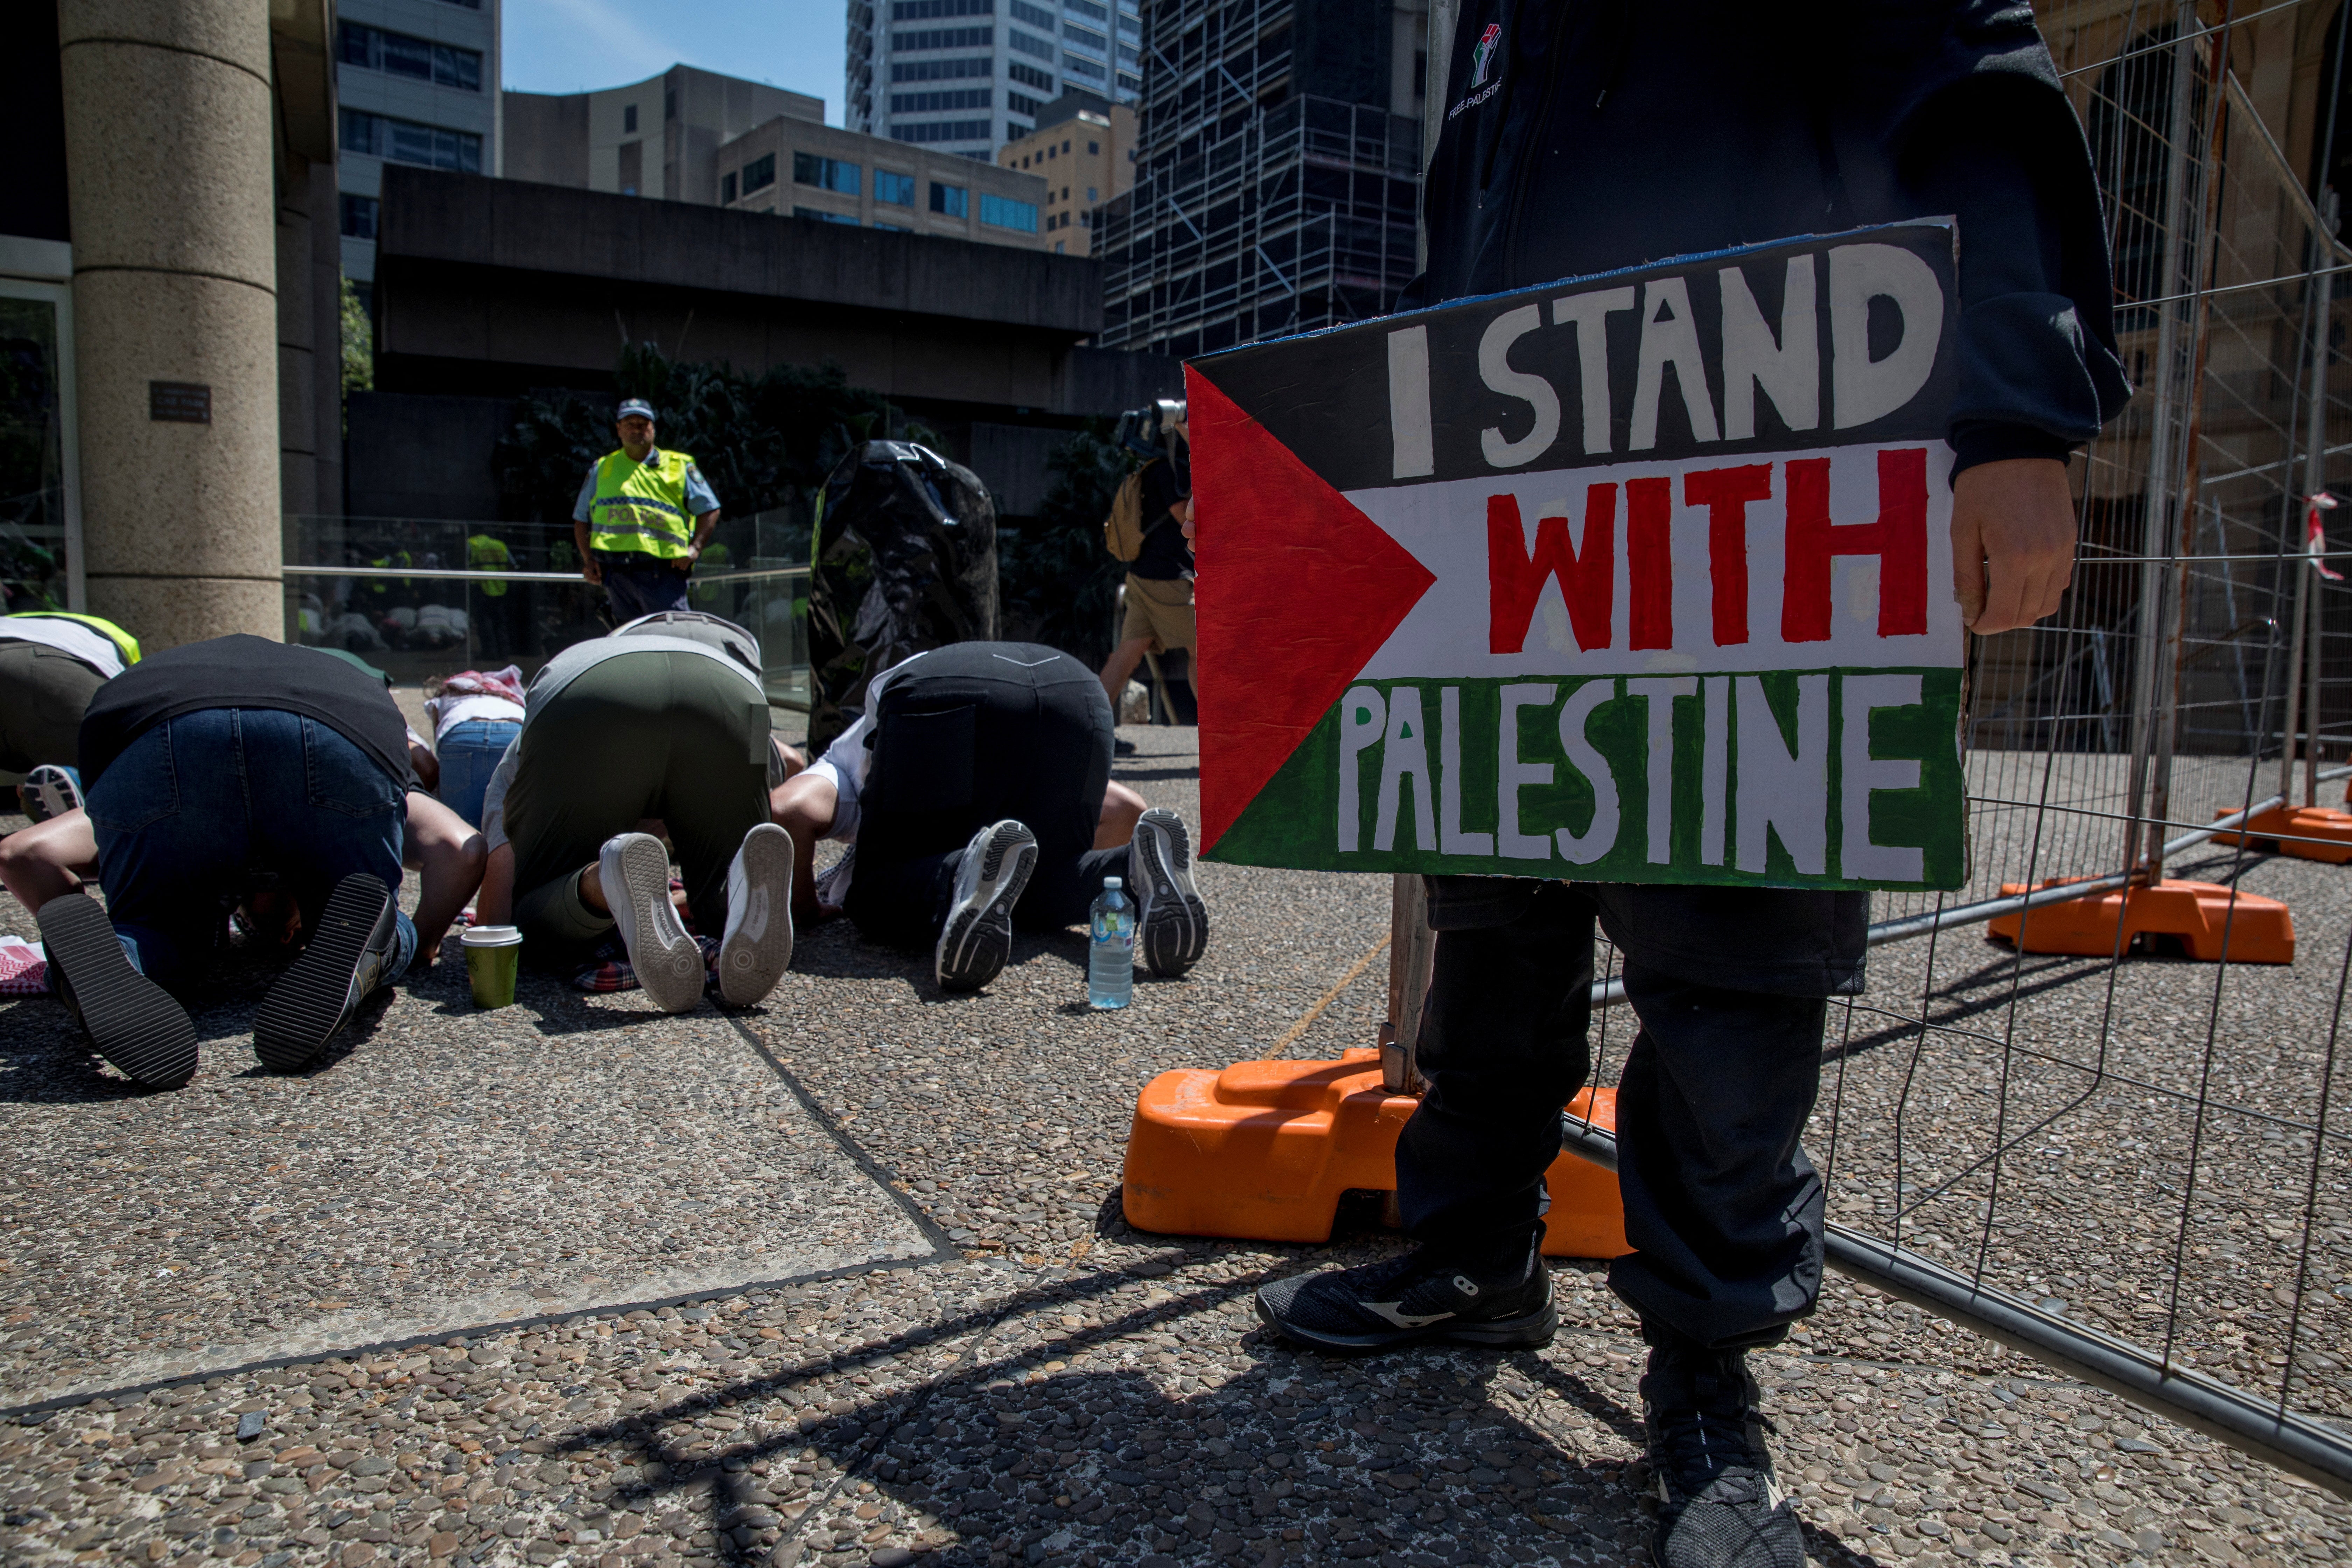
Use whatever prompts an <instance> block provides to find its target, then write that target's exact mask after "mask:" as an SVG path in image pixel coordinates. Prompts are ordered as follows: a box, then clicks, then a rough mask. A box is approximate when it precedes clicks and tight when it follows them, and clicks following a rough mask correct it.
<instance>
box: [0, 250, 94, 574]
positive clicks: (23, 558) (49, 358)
mask: <svg viewBox="0 0 2352 1568" xmlns="http://www.w3.org/2000/svg"><path fill="white" fill-rule="evenodd" d="M26 296H36V297H31V298H28V297H26ZM67 299H68V295H67V292H66V290H65V289H61V288H53V287H51V286H48V285H45V284H37V283H9V282H0V496H5V498H7V499H6V500H0V609H6V610H9V611H12V612H14V611H21V610H62V609H65V608H67V607H68V592H69V591H68V586H67V582H68V572H67V565H68V562H67V555H68V550H69V549H70V548H72V547H75V546H77V545H78V544H79V541H76V540H73V539H70V538H68V534H67V531H66V530H67V517H68V508H67V500H66V489H67V487H68V485H69V484H72V483H74V481H75V475H74V474H73V463H74V459H75V457H76V454H75V453H74V452H73V451H72V450H71V448H70V446H69V444H68V443H69V440H70V433H69V432H68V430H67V429H66V421H67V420H68V419H69V418H70V417H71V403H70V398H71V395H72V388H71V383H70V377H71V376H72V374H73V367H72V366H71V365H70V364H69V363H67V361H66V358H65V356H64V354H63V353H61V348H62V346H63V345H62V344H61V342H60V339H61V337H64V336H66V335H67V334H64V333H61V332H60V331H59V324H58V323H59V317H60V314H61V313H62V312H63V311H64V310H66V303H65V301H66V300H67Z"/></svg>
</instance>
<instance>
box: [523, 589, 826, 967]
mask: <svg viewBox="0 0 2352 1568" xmlns="http://www.w3.org/2000/svg"><path fill="white" fill-rule="evenodd" d="M781 773H782V759H781V757H780V756H779V754H778V753H777V751H776V749H775V746H774V745H773V743H772V741H771V739H770V736H769V727H768V696H767V690H766V689H765V688H764V687H763V686H762V685H761V682H760V646H759V644H758V643H757V642H756V641H754V640H753V639H752V637H751V634H750V633H749V632H747V631H745V630H743V629H742V628H741V627H740V626H735V625H733V624H731V623H730V622H727V621H722V620H720V619H719V617H718V616H705V615H698V614H696V613H694V612H692V611H671V612H664V613H661V614H657V615H652V616H644V617H641V618H639V619H637V620H635V621H631V622H630V623H629V624H628V625H626V626H622V627H621V628H620V629H619V630H617V631H615V632H614V633H613V635H612V636H610V637H598V638H596V639H594V640H593V641H590V642H584V643H579V644H576V645H574V646H573V647H568V648H566V649H564V650H563V651H562V653H560V654H558V655H556V656H555V658H551V659H550V660H549V661H548V662H547V665H546V667H545V668H542V669H541V671H540V672H539V675H538V676H537V678H536V679H533V680H532V682H531V684H530V692H529V693H528V695H527V697H526V699H525V702H524V718H523V722H522V729H521V731H520V733H519V734H518V735H517V736H516V738H515V742H514V744H513V745H511V746H510V747H509V748H508V750H507V754H506V756H505V757H504V758H503V759H502V760H501V761H500V762H499V766H498V769H497V771H496V772H495V773H492V774H491V775H490V784H489V788H488V792H487V794H486V795H485V797H484V802H483V806H482V816H483V818H484V821H483V824H482V826H483V830H484V833H485V834H486V836H487V837H488V840H489V847H490V858H489V867H488V872H487V874H486V875H485V877H484V879H483V891H482V901H481V906H480V907H481V910H482V918H483V920H484V921H485V922H486V923H500V922H502V921H504V919H505V918H506V914H507V911H508V909H509V904H510V906H511V910H512V914H513V919H514V923H515V924H517V925H519V926H520V927H521V928H522V931H523V938H524V949H523V951H524V952H526V953H530V954H532V955H533V958H534V962H536V961H538V960H539V959H541V958H560V959H568V958H571V957H574V956H579V955H582V954H584V953H585V952H587V951H588V950H589V949H590V948H591V947H592V946H593V943H595V942H598V941H601V940H602V939H603V938H604V937H605V936H606V935H608V934H610V933H611V932H612V931H614V928H615V927H616V926H617V927H618V928H619V931H620V936H621V940H622V942H623V944H624V945H625V946H626V947H627V949H628V952H629V963H630V966H631V967H632V968H634V969H635V971H636V976H637V983H638V984H640V985H642V986H643V987H644V988H645V991H646V994H647V995H649V996H651V997H652V998H653V999H654V1001H655V1002H656V1004H657V1005H659V1006H660V1007H661V1008H662V1009H663V1010H664V1011H665V1012H670V1013H683V1012H685V1011H687V1010H688V1009H689V1008H691V1007H692V1006H693V1005H695V1003H696V1002H698V1001H699V1000H700V999H701V996H702V992H703V984H704V976H705V969H704V965H703V958H702V951H701V949H700V947H699V946H698V944H697V942H695V940H694V938H693V937H691V936H689V935H688V933H687V930H686V927H685V925H684V924H683V923H682V922H681V921H679V919H678V915H677V909H676V908H675V907H674V906H673V905H672V904H671V902H670V897H669V856H668V854H667V851H665V850H664V849H663V847H662V844H661V840H660V839H658V838H656V837H653V836H652V835H650V834H647V833H643V832H639V831H638V830H637V829H638V826H639V825H640V824H641V823H643V822H646V820H647V819H658V820H659V822H660V823H661V824H662V825H663V826H664V829H665V831H667V833H668V835H669V837H670V840H671V842H672V843H674V844H675V845H676V846H677V856H678V862H679V866H680V868H682V869H683V870H684V872H685V874H686V889H687V898H688V904H689V907H690V908H691V909H692V910H693V911H694V915H695V918H696V920H697V921H698V923H699V924H700V925H701V926H702V929H703V930H705V931H710V930H714V929H720V930H723V931H724V932H725V935H724V936H723V937H722V938H721V940H720V942H719V959H718V967H719V994H720V996H721V997H722V998H723V999H724V1000H726V1001H727V1002H729V1003H730V1004H732V1005H736V1006H739V1007H740V1006H749V1005H751V1004H753V1003H755V1002H758V1001H759V1000H760V999H761V998H762V997H764V996H765V995H767V994H768V993H769V992H770V991H772V990H773V989H774V988H775V984H776V982H777V981H778V980H780V979H782V977H783V973H784V969H785V967H786V965H788V964H789V963H791V962H792V956H793V922H792V885H793V855H792V843H791V840H790V839H788V838H787V837H785V835H784V833H783V831H782V829H780V828H778V827H777V826H775V825H774V824H773V823H772V822H770V821H769V820H768V791H769V789H770V788H771V787H772V783H773V782H775V780H776V779H777V778H778V777H780V776H781Z"/></svg>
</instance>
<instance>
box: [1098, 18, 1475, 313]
mask: <svg viewBox="0 0 2352 1568" xmlns="http://www.w3.org/2000/svg"><path fill="white" fill-rule="evenodd" d="M1142 21H1143V32H1144V38H1145V43H1146V55H1147V58H1150V61H1151V62H1152V63H1151V69H1150V72H1149V73H1148V75H1147V76H1146V79H1145V83H1144V92H1143V97H1142V100H1141V102H1140V103H1139V105H1138V110H1137V113H1138V120H1139V126H1138V132H1137V145H1136V163H1135V184H1134V187H1133V189H1132V190H1130V191H1129V193H1128V194H1127V195H1124V196H1121V197H1118V198H1117V199H1115V200H1113V201H1111V202H1109V203H1108V204H1107V205H1106V206H1105V208H1104V211H1103V212H1102V214H1101V215H1100V224H1101V226H1100V228H1099V229H1098V231H1097V236H1096V237H1097V239H1098V240H1099V241H1100V247H1099V248H1098V249H1097V255H1099V256H1101V257H1102V258H1103V261H1104V289H1105V290H1106V294H1105V300H1104V324H1103V335H1102V339H1101V341H1102V342H1104V343H1105V344H1108V345H1114V346H1118V347H1123V348H1132V349H1147V350H1150V351H1151V352H1154V353H1165V354H1173V355H1176V356H1178V357H1180V358H1181V357H1189V356H1191V355H1193V354H1198V353H1207V352H1209V351H1212V350H1214V349H1220V348H1225V347H1229V346H1231V345H1233V344H1235V343H1244V342H1255V341H1258V340H1260V339H1264V338H1268V337H1275V336H1278V335H1281V334H1283V333H1286V332H1296V331H1310V330H1312V329H1315V328H1318V327H1327V326H1333V325H1337V324H1339V323H1342V322H1346V321H1361V320H1363V319H1365V318H1367V317H1370V316H1377V315H1381V314H1383V313H1385V312H1386V311H1388V310H1391V309H1392V308H1393V307H1394V306H1395V303H1396V298H1397V294H1398V292H1399V291H1400V290H1401V289H1402V288H1403V287H1404V285H1405V284H1406V283H1408V282H1410V281H1411V280H1412V275H1413V272H1414V270H1415V249H1414V223H1415V216H1416V211H1417V208H1418V206H1419V204H1420V199H1421V169H1422V159H1421V114H1422V79H1423V74H1424V71H1425V59H1424V56H1425V52H1426V49H1427V47H1428V46H1427V39H1428V11H1427V0H1242V3H1240V4H1212V3H1211V0H1145V5H1144V12H1143V17H1142Z"/></svg>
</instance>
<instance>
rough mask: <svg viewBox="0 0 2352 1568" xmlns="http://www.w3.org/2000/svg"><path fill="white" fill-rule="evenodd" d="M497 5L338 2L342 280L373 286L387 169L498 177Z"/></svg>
mask: <svg viewBox="0 0 2352 1568" xmlns="http://www.w3.org/2000/svg"><path fill="white" fill-rule="evenodd" d="M334 16H335V39H334V50H335V53H334V59H335V88H336V99H337V102H338V105H339V108H340V113H339V114H338V116H337V121H338V125H337V130H338V137H337V141H338V143H339V145H340V147H341V154H340V156H339V157H338V159H337V169H336V180H337V184H339V185H340V187H341V215H340V216H341V228H342V259H343V275H344V276H345V277H347V278H349V279H352V282H353V283H355V284H357V285H358V286H359V289H360V291H361V294H362V297H365V295H366V294H367V292H368V290H369V289H370V287H371V286H372V284H373V279H374V278H375V237H376V227H377V226H378V224H380V223H381V222H382V221H383V203H382V199H381V197H382V186H383V166H384V164H386V163H414V164H415V165H417V166H418V167H420V168H425V169H449V170H454V171H456V172H457V173H459V174H497V173H498V172H499V0H338V3H337V4H336V5H335V6H334Z"/></svg>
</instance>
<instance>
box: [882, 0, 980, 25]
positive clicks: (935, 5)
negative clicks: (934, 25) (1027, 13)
mask: <svg viewBox="0 0 2352 1568" xmlns="http://www.w3.org/2000/svg"><path fill="white" fill-rule="evenodd" d="M995 14H996V0H895V3H894V4H893V5H891V7H890V20H892V21H893V22H927V21H929V20H930V19H931V18H932V17H934V16H994V15H995Z"/></svg>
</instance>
